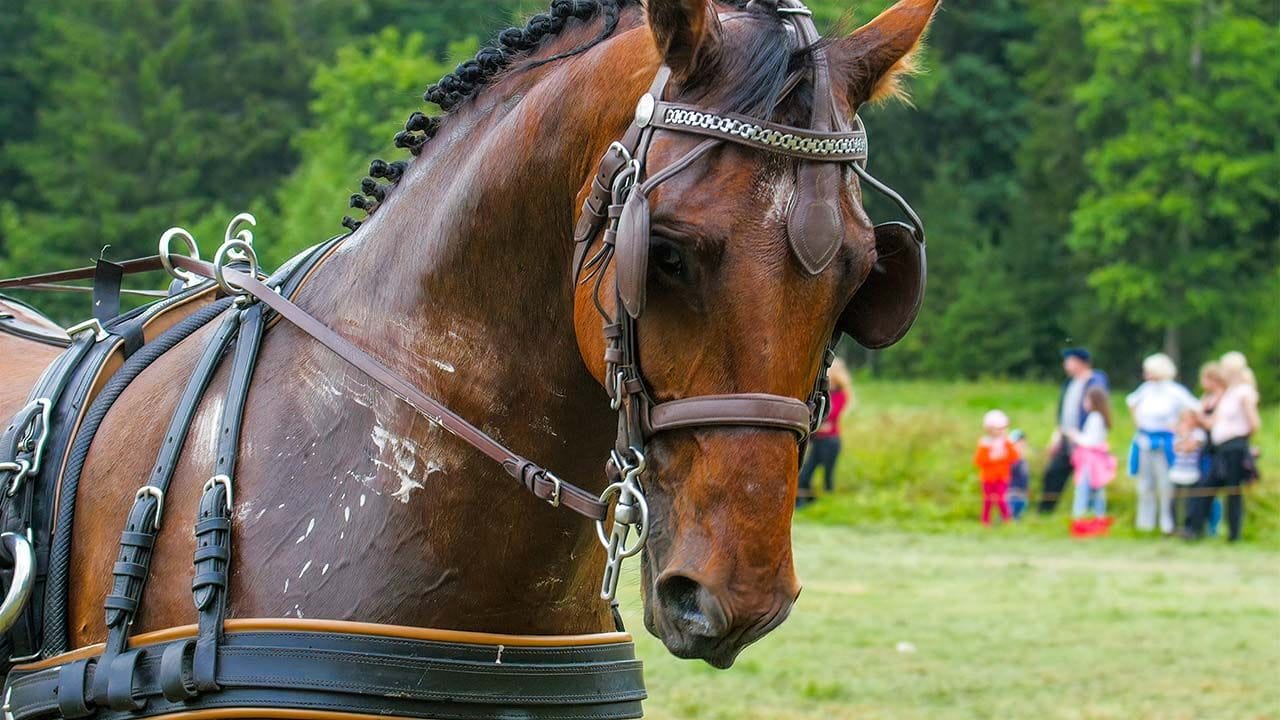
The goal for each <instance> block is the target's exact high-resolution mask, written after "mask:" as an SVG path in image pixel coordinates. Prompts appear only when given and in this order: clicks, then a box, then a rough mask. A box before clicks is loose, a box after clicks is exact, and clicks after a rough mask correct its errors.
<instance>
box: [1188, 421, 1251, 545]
mask: <svg viewBox="0 0 1280 720" xmlns="http://www.w3.org/2000/svg"><path fill="white" fill-rule="evenodd" d="M1248 455H1249V439H1248V438H1236V439H1234V440H1228V441H1227V442H1225V443H1223V444H1221V445H1217V446H1215V447H1214V449H1213V469H1211V470H1210V471H1209V474H1208V476H1206V477H1203V478H1201V479H1200V482H1198V483H1196V484H1195V486H1194V489H1195V494H1194V497H1192V498H1191V501H1190V503H1189V507H1188V514H1189V516H1188V518H1187V530H1188V531H1189V532H1190V533H1191V534H1192V535H1195V536H1199V535H1202V534H1203V533H1204V525H1205V522H1207V521H1208V519H1209V514H1210V512H1211V511H1212V509H1213V499H1214V498H1215V497H1216V496H1217V495H1218V493H1220V492H1223V493H1226V495H1227V533H1228V534H1227V539H1228V540H1232V541H1235V540H1239V539H1240V533H1241V532H1242V531H1243V530H1244V481H1245V458H1246V457H1248Z"/></svg>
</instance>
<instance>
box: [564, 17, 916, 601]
mask: <svg viewBox="0 0 1280 720" xmlns="http://www.w3.org/2000/svg"><path fill="white" fill-rule="evenodd" d="M779 5H780V7H779V8H778V12H779V13H782V14H783V15H784V16H785V18H786V21H787V24H788V26H789V30H790V31H791V34H792V37H793V39H794V42H795V43H796V45H797V46H798V47H808V48H811V51H810V52H811V54H812V59H813V73H812V83H813V90H814V102H813V114H812V118H811V127H809V128H798V127H792V126H788V125H780V124H777V123H772V122H768V121H765V120H760V119H756V118H751V117H747V116H744V115H738V114H733V113H718V112H714V111H711V110H708V109H705V108H700V107H696V106H691V105H685V104H681V103H676V102H669V101H666V100H664V99H663V98H664V93H665V90H666V88H667V85H668V83H669V80H670V78H671V70H670V68H668V67H666V66H663V67H662V68H660V69H659V71H658V73H657V75H656V77H655V78H654V80H653V83H652V85H651V86H650V88H649V91H648V92H647V93H645V95H643V96H642V97H641V98H640V100H639V102H638V103H637V105H636V114H635V120H634V121H633V122H632V124H631V126H630V127H629V128H628V130H627V132H626V134H625V135H624V136H623V138H622V139H621V140H619V141H618V142H615V143H613V144H612V145H610V147H609V149H608V150H607V151H606V153H605V155H604V157H603V158H601V160H600V163H599V166H598V170H597V172H596V175H595V177H594V179H593V181H592V185H591V189H590V191H589V194H588V196H587V198H586V201H585V202H584V203H583V208H582V215H581V216H580V218H579V221H578V225H577V227H576V228H575V232H574V240H575V252H574V267H573V272H574V277H575V280H576V284H577V285H582V284H586V283H587V282H591V281H592V280H593V279H594V286H593V289H592V292H593V299H594V304H595V307H596V310H597V311H598V312H599V314H600V316H601V318H602V319H603V322H604V340H605V351H604V365H605V389H606V391H607V392H608V394H609V398H610V401H611V403H612V407H613V408H614V409H616V410H617V411H618V432H617V440H616V443H615V447H614V451H613V453H612V454H611V457H610V459H609V461H608V463H607V465H606V468H607V472H608V474H609V476H610V479H611V480H612V481H613V482H612V484H611V485H610V486H609V487H608V489H606V491H605V493H604V498H605V499H607V498H609V497H611V496H613V495H616V496H617V500H618V505H617V509H616V510H615V518H614V524H613V529H612V531H611V533H610V534H609V535H608V536H607V537H606V535H605V533H604V530H603V525H602V524H601V525H600V526H599V528H598V529H599V530H600V539H601V542H602V543H604V545H605V548H606V549H607V551H608V565H607V568H606V571H605V577H604V582H603V586H602V588H601V595H602V597H604V598H605V599H608V600H612V599H613V597H614V593H615V591H616V589H617V582H618V573H619V570H620V565H621V561H622V560H623V559H625V558H627V557H630V556H632V555H635V554H636V553H638V552H639V551H640V549H641V547H642V546H643V543H644V540H645V538H646V536H647V532H648V507H647V504H646V502H645V499H644V492H643V489H642V487H641V485H640V476H641V474H642V473H643V471H644V469H645V447H646V446H647V444H648V443H649V441H650V440H651V439H652V438H653V436H654V435H656V434H658V433H662V432H666V431H669V430H678V429H685V428H702V427H756V428H765V429H774V430H785V431H789V432H793V433H795V435H796V438H797V441H798V442H799V443H800V444H801V445H802V448H801V450H803V444H804V442H805V441H806V439H807V438H808V436H809V433H811V432H812V431H813V430H814V429H816V428H817V427H818V426H819V425H820V424H821V423H822V422H823V421H824V420H825V416H826V411H827V407H828V387H829V385H828V379H827V370H828V369H829V368H830V366H831V363H832V361H833V360H834V359H835V343H836V341H837V340H838V339H839V335H840V333H839V331H837V332H836V334H835V337H833V338H832V340H831V342H830V344H829V345H828V346H827V350H826V353H825V354H824V357H823V362H822V365H821V368H820V369H819V372H818V376H817V378H816V380H815V382H814V385H813V390H812V392H811V393H810V395H809V397H808V398H807V399H805V400H801V399H798V398H794V397H789V396H785V395H774V394H768V393H732V394H721V395H700V396H695V397H686V398H680V399H677V400H670V401H666V402H658V401H656V400H655V397H654V393H653V392H652V390H651V389H650V386H649V383H648V382H647V381H646V380H645V377H644V373H643V371H642V369H641V367H640V354H639V347H638V332H639V328H638V321H639V319H640V318H641V316H642V315H643V313H644V308H645V289H646V287H645V286H646V283H647V279H648V258H649V251H650V232H649V223H650V212H651V211H650V206H649V196H650V194H651V193H652V192H653V190H654V189H655V188H657V187H658V186H659V185H661V184H662V183H663V182H665V181H666V180H669V179H670V178H672V177H674V176H675V175H676V174H678V173H680V172H681V171H683V170H684V169H686V168H688V167H690V166H691V165H693V164H694V163H696V162H697V161H698V160H700V159H701V158H703V157H704V156H705V155H706V154H707V153H708V152H710V151H711V150H713V149H715V148H717V147H719V146H720V145H721V144H722V143H733V144H737V145H742V146H745V147H747V148H751V149H755V150H762V151H765V152H767V153H771V154H778V155H785V156H789V157H794V158H798V159H799V160H800V163H799V167H798V169H797V171H796V172H797V177H796V190H795V193H794V196H793V197H792V199H791V203H790V205H789V210H788V218H787V235H788V241H789V243H790V246H791V249H792V252H793V254H794V255H795V257H796V260H797V261H798V262H799V264H800V265H801V267H802V268H803V270H804V271H805V272H807V273H808V274H810V275H817V274H818V273H820V272H822V271H823V270H824V269H825V268H826V267H827V266H828V265H829V264H830V263H831V261H832V260H833V259H834V257H835V255H836V253H837V251H838V250H839V248H840V244H841V242H842V240H843V238H844V232H843V229H842V227H841V217H840V212H839V207H838V205H837V202H838V201H837V200H836V198H837V197H838V190H839V189H840V187H841V186H842V185H843V182H844V180H843V176H842V170H843V167H844V166H852V167H853V168H854V171H855V172H856V173H857V174H858V175H859V176H860V177H861V178H863V179H865V180H867V181H868V184H870V185H871V187H872V188H874V189H876V190H877V191H879V192H881V193H883V194H885V195H886V196H888V197H889V198H890V199H891V200H893V201H895V202H896V203H897V204H898V205H899V207H901V208H902V209H903V211H904V213H905V214H906V215H907V217H909V218H910V219H911V221H912V224H913V226H912V227H911V228H910V232H911V234H912V236H913V237H914V238H915V241H916V242H917V243H918V244H919V245H920V247H921V248H923V245H924V228H923V225H922V223H921V222H920V219H919V217H918V216H917V215H916V214H915V212H914V211H913V210H912V209H911V208H910V206H909V205H907V204H906V202H905V201H904V200H903V199H902V198H901V197H900V196H898V195H897V193H894V192H893V191H892V190H890V189H889V188H887V187H886V186H884V185H883V184H882V183H880V182H879V181H877V180H875V179H874V178H872V177H871V176H870V175H868V174H867V172H866V167H865V166H866V160H867V137H866V132H865V131H864V130H863V128H862V122H861V120H860V119H859V118H857V117H856V116H855V117H854V127H850V126H849V124H848V122H846V121H845V120H844V119H842V118H841V117H840V115H839V113H837V112H836V105H835V100H834V97H833V95H832V89H831V80H830V74H829V68H828V64H827V62H826V58H825V50H823V49H822V48H821V47H818V46H817V45H816V43H817V42H818V40H819V35H818V31H817V28H816V27H815V25H814V23H813V19H812V16H811V13H810V12H809V10H808V9H807V8H806V7H805V6H804V5H803V4H802V3H800V2H798V1H797V0H783V1H782V2H781V3H780V4H779ZM745 16H748V14H746V13H732V14H727V15H723V16H721V20H722V21H724V20H728V19H734V18H738V17H745ZM792 89H794V85H793V86H792ZM659 132H673V133H681V134H686V135H695V136H699V137H702V138H705V139H704V140H702V141H701V142H700V143H698V144H697V145H696V146H694V147H693V149H691V150H689V151H688V152H686V153H685V154H684V155H683V156H681V157H679V158H678V159H676V160H675V161H673V162H671V163H670V164H668V165H667V166H665V167H663V168H654V167H650V164H649V158H648V155H649V149H650V147H651V143H652V141H653V138H654V136H655V134H657V133H659ZM892 225H893V226H901V225H902V224H901V223H893V224H892ZM881 227H884V226H878V227H877V231H880V230H881ZM904 227H905V226H904ZM895 229H896V228H895ZM602 231H603V232H602ZM597 238H599V243H598V244H597V242H596V240H597ZM592 248H597V249H596V251H595V252H594V253H593V254H591V256H590V258H588V253H589V252H590V251H591V249H592ZM921 257H923V255H921ZM610 264H612V265H613V268H614V287H613V288H612V289H613V295H614V300H615V303H614V309H613V311H612V312H610V310H609V309H608V308H606V307H605V305H604V303H602V302H601V293H602V285H603V280H604V277H605V275H606V272H605V270H606V268H608V266H609V265H610ZM633 527H634V528H635V530H636V531H637V537H636V538H635V539H634V540H633V541H631V543H630V544H628V535H629V533H630V531H631V529H632V528H633Z"/></svg>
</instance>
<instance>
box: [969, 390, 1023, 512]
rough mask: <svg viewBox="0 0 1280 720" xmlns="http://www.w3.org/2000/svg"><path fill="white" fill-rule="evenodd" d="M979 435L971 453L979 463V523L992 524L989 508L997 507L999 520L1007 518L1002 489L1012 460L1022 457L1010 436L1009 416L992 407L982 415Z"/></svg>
mask: <svg viewBox="0 0 1280 720" xmlns="http://www.w3.org/2000/svg"><path fill="white" fill-rule="evenodd" d="M982 429H983V431H984V432H983V435H982V439H981V440H979V441H978V449H977V450H976V451H975V452H974V454H973V464H974V465H976V466H977V467H978V477H979V478H980V479H981V480H982V524H983V525H990V524H991V509H992V507H995V508H998V509H999V511H1000V520H1001V521H1003V522H1008V521H1009V517H1010V514H1009V503H1008V502H1006V501H1005V492H1007V491H1008V489H1009V478H1010V476H1011V475H1012V469H1013V465H1014V463H1016V462H1018V460H1020V459H1021V455H1019V453H1018V447H1017V445H1015V444H1014V443H1013V441H1012V440H1010V439H1009V437H1008V435H1007V433H1008V430H1009V418H1008V416H1006V415H1005V414H1004V413H1003V412H1000V411H999V410H992V411H990V412H988V413H987V414H986V415H984V416H983V417H982Z"/></svg>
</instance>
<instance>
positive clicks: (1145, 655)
mask: <svg viewBox="0 0 1280 720" xmlns="http://www.w3.org/2000/svg"><path fill="white" fill-rule="evenodd" d="M795 546H796V556H797V565H798V569H799V573H800V576H801V578H802V580H803V581H804V583H805V590H804V592H803V594H802V595H801V598H800V601H799V603H798V604H797V606H796V608H795V610H794V612H793V613H792V615H791V618H790V619H788V620H787V622H786V623H784V624H783V625H782V627H780V628H779V629H778V630H776V631H774V632H773V633H772V634H771V635H769V636H768V637H766V638H765V639H764V640H761V641H760V642H759V643H757V644H756V645H754V646H752V647H750V648H748V649H747V650H746V651H745V652H744V653H743V654H742V656H741V657H740V658H739V660H738V663H737V664H736V665H735V666H734V667H733V668H732V669H730V670H728V671H719V670H714V669H712V668H710V667H708V666H706V665H704V664H702V663H700V662H694V661H684V660H677V659H675V658H673V657H671V656H670V655H669V654H667V653H666V651H665V650H664V649H663V648H662V646H661V644H660V643H659V642H658V641H656V640H654V639H653V638H651V637H649V636H648V635H646V634H645V633H644V631H643V629H642V628H643V625H642V623H641V619H640V616H639V611H640V604H639V600H638V598H637V597H636V583H637V579H636V576H635V574H634V572H635V569H634V567H632V568H631V569H630V572H631V573H632V575H630V576H629V577H627V578H625V580H626V581H627V582H625V586H626V591H625V597H624V599H623V607H624V609H625V610H626V613H627V625H628V627H629V628H631V629H632V631H633V632H635V633H636V634H637V642H638V644H639V652H640V655H641V657H642V658H643V659H644V661H645V675H646V679H647V682H648V686H649V693H650V700H648V701H647V703H646V705H645V708H646V712H647V715H646V717H648V718H654V719H656V720H664V719H675V718H699V719H703V718H707V719H714V720H744V719H754V718H761V719H763V718H769V719H771V720H792V719H797V718H823V719H830V720H843V719H845V718H858V719H859V720H870V719H874V718H892V719H895V720H896V719H903V720H912V719H915V718H920V719H926V718H927V719H929V720H934V719H937V720H947V719H950V718H956V719H959V718H1046V719H1059V718H1060V719H1062V720H1075V719H1080V720H1108V719H1111V718H1114V719H1116V720H1121V719H1123V720H1129V719H1130V718H1143V719H1147V718H1152V719H1159V720H1166V719H1167V720H1179V719H1183V718H1185V719H1187V720H1191V719H1196V720H1199V719H1202V718H1203V719H1213V718H1223V719H1224V720H1225V719H1231V720H1237V719H1250V718H1280V682H1277V680H1278V679H1280V677H1278V673H1277V669H1276V668H1277V667H1280V554H1278V553H1276V552H1275V551H1273V550H1271V549H1268V548H1265V547H1260V546H1258V545H1256V544H1253V545H1250V544H1244V545H1237V546H1227V545H1226V544H1225V543H1212V544H1209V543H1204V544H1199V545H1187V544H1185V543H1183V542H1181V541H1177V540H1172V539H1163V538H1162V539H1145V538H1107V539H1095V540H1088V541H1073V540H1070V539H1068V538H1065V537H1048V536H1046V535H1044V534H1039V533H1026V532H1022V531H1021V529H1020V528H995V529H993V530H990V531H987V532H982V533H974V534H967V535H955V536H944V535H939V534H936V533H920V532H901V531H893V530H871V531H867V530H856V529H852V528H844V527H832V526H823V525H818V524H815V523H812V522H804V521H802V522H800V523H798V524H797V526H796V530H795ZM641 636H643V637H641ZM899 643H911V645H912V646H913V647H914V649H915V651H914V652H901V651H899V650H898V644H899Z"/></svg>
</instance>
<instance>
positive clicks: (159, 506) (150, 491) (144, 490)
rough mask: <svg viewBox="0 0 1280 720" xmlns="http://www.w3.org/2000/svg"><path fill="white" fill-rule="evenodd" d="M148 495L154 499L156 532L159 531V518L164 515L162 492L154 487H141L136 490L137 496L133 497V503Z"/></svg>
mask: <svg viewBox="0 0 1280 720" xmlns="http://www.w3.org/2000/svg"><path fill="white" fill-rule="evenodd" d="M148 495H150V496H151V497H153V498H155V499H156V530H159V529H160V516H161V515H164V491H163V490H161V489H160V488H158V487H156V486H155V485H143V486H142V487H140V488H138V494H137V495H135V496H134V497H133V500H134V502H137V501H138V500H141V499H142V498H144V497H146V496H148Z"/></svg>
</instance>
